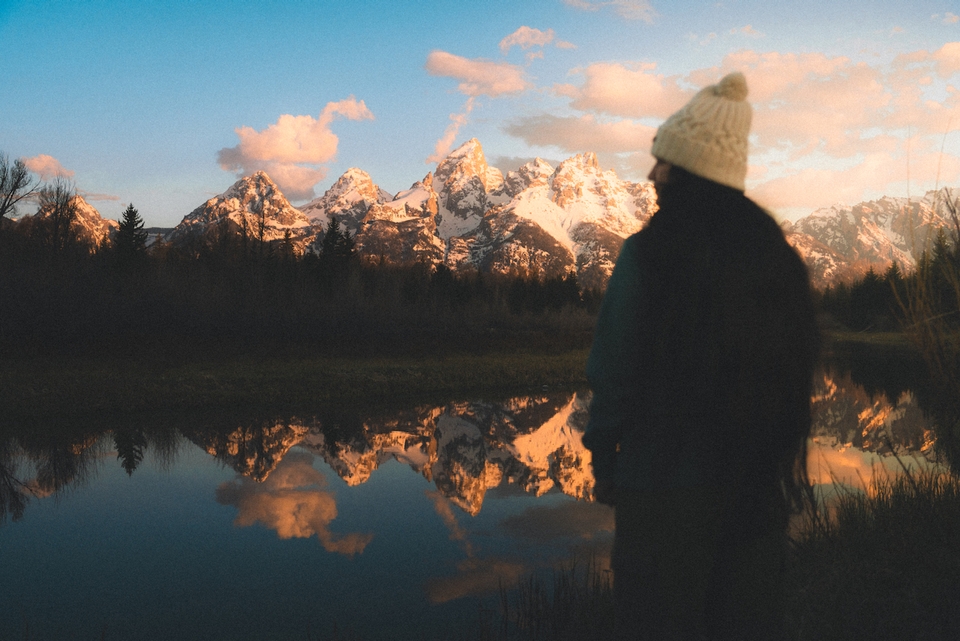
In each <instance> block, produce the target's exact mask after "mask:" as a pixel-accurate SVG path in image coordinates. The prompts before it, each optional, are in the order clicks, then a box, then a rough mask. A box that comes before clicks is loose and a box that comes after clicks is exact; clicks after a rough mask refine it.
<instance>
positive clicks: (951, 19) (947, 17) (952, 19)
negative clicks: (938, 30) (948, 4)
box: [943, 11, 960, 24]
mask: <svg viewBox="0 0 960 641" xmlns="http://www.w3.org/2000/svg"><path fill="white" fill-rule="evenodd" d="M958 22H960V16H958V15H956V14H953V13H950V12H949V11H948V12H946V13H945V14H943V24H957V23H958Z"/></svg>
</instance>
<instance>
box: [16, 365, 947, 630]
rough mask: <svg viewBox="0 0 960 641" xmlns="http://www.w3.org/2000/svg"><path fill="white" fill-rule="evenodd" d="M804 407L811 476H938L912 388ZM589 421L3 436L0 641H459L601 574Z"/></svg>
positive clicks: (563, 397)
mask: <svg viewBox="0 0 960 641" xmlns="http://www.w3.org/2000/svg"><path fill="white" fill-rule="evenodd" d="M891 396H893V397H894V398H891ZM814 400H815V404H814V409H815V426H814V439H813V442H812V444H811V456H810V466H809V467H810V471H811V475H812V476H813V477H814V479H815V480H816V481H819V482H823V483H832V482H833V481H837V480H839V481H840V482H843V483H848V484H851V485H857V484H858V483H859V482H860V481H859V479H860V478H869V477H870V475H871V474H877V473H887V472H888V471H890V472H892V471H895V470H896V469H897V468H898V467H899V464H898V463H896V461H895V459H894V458H893V457H892V456H889V453H890V452H891V451H896V452H897V453H898V454H900V455H901V456H906V457H908V458H909V460H911V461H915V464H916V465H920V466H924V465H929V464H930V461H932V460H933V457H934V447H933V446H934V442H935V438H934V435H933V432H932V429H931V426H930V424H929V421H928V420H927V418H926V417H925V415H924V413H923V412H922V411H921V409H920V408H919V406H918V405H917V402H916V399H915V398H914V395H913V393H912V392H911V391H909V390H895V391H887V392H884V391H882V390H876V389H873V390H872V393H868V392H867V391H866V390H865V389H864V388H863V387H862V386H860V385H858V384H857V383H855V382H854V381H853V380H852V379H851V378H850V377H849V375H836V374H824V375H822V376H821V377H820V378H819V379H818V385H817V391H816V395H815V399H814ZM587 404H588V398H587V397H586V396H585V395H581V394H574V393H555V394H547V393H544V394H542V395H535V396H527V397H519V398H514V399H508V400H506V401H502V402H496V403H493V402H483V401H478V402H472V403H449V404H447V405H444V406H422V407H415V408H405V409H402V410H398V411H395V412H381V413H379V414H370V415H367V414H364V413H363V412H362V411H359V410H358V411H354V412H346V413H345V412H339V413H335V414H329V413H328V414H320V415H317V416H311V417H306V418H304V417H283V418H277V417H271V418H263V417H258V418H244V417H223V416H219V417H189V418H184V417H150V418H147V419H143V420H142V421H139V422H138V423H137V424H134V425H122V426H113V427H112V428H110V429H104V428H103V427H92V428H86V429H84V428H77V429H76V430H72V431H70V436H69V437H68V438H58V439H52V438H49V437H47V436H45V435H44V434H45V430H44V429H42V428H36V427H34V428H31V429H30V430H24V431H23V432H22V433H20V434H17V435H15V436H8V437H6V438H4V439H3V441H2V443H0V475H2V476H0V489H2V491H3V495H2V498H3V499H4V501H5V502H4V509H5V511H6V520H5V522H4V523H3V524H2V525H0V640H2V639H24V638H30V639H69V638H88V639H94V638H106V639H126V638H138V639H174V638H180V639H306V638H317V637H318V636H321V635H330V634H331V633H332V631H333V626H334V624H335V623H336V624H337V626H338V629H339V630H340V631H341V633H342V632H343V631H345V630H349V631H353V632H356V633H358V634H360V635H363V636H364V637H365V638H370V639H394V638H411V637H412V638H437V637H444V636H448V635H450V636H459V635H460V634H462V633H463V632H464V631H469V630H471V629H475V628H476V627H477V625H478V624H479V622H480V621H481V618H482V617H485V616H489V615H488V614H484V611H483V610H484V608H486V609H489V608H494V607H496V602H497V591H498V586H499V585H500V582H501V581H502V582H504V583H506V584H508V585H509V584H512V583H513V582H515V581H516V580H517V579H519V578H521V577H524V576H527V575H529V573H531V572H536V571H544V572H546V571H547V569H548V568H551V567H553V566H554V564H556V563H557V562H559V561H566V560H569V559H570V558H572V557H574V556H580V557H581V558H584V557H589V556H591V555H592V556H593V557H594V558H596V559H599V562H600V563H601V565H602V564H603V563H605V561H606V559H608V557H609V548H610V543H611V539H612V528H613V518H612V511H611V510H609V509H608V508H605V507H604V506H600V505H597V504H595V503H593V502H591V501H590V500H589V497H590V494H591V490H592V483H593V480H592V477H591V475H590V473H589V453H587V452H586V451H585V450H584V449H583V446H582V444H581V442H580V434H581V431H582V427H583V425H584V424H585V421H586V407H587ZM60 431H63V430H60ZM677 456H682V452H681V453H678V454H677ZM18 499H22V501H24V502H23V503H20V504H18V502H17V501H18Z"/></svg>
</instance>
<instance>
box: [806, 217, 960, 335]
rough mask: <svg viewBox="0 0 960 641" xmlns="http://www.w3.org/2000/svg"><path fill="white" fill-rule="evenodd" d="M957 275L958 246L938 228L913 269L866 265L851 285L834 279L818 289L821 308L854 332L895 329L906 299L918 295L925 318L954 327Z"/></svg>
mask: <svg viewBox="0 0 960 641" xmlns="http://www.w3.org/2000/svg"><path fill="white" fill-rule="evenodd" d="M958 273H960V246H958V245H957V243H956V242H954V241H953V240H951V237H950V234H948V233H947V231H946V230H945V229H940V231H939V233H938V234H937V236H936V238H935V239H934V242H933V246H932V248H931V249H930V250H929V251H924V252H923V253H922V254H921V255H920V258H919V260H918V261H917V265H916V268H915V269H913V270H912V271H910V272H906V273H905V272H904V271H903V269H902V268H901V267H900V265H898V264H897V263H896V262H894V263H893V264H891V265H890V267H888V268H887V269H886V271H884V272H883V273H882V274H881V273H878V272H875V271H874V270H873V269H872V268H871V269H870V270H868V271H867V273H866V274H865V275H864V276H863V277H862V278H860V279H859V280H856V281H854V282H853V283H852V284H846V283H839V284H837V285H833V286H830V287H827V288H826V289H825V290H824V291H823V292H821V293H820V305H821V308H822V309H823V310H824V311H825V312H827V313H829V314H830V315H831V316H832V317H833V318H834V320H836V321H837V322H839V323H840V324H841V325H843V326H844V327H846V328H847V329H850V330H854V331H858V332H859V331H898V330H900V329H901V328H902V327H903V322H904V320H905V318H906V316H907V309H908V308H909V307H910V305H911V301H915V300H916V299H917V297H922V298H923V301H924V304H925V305H926V306H927V314H929V316H928V319H929V318H932V317H936V319H937V320H938V322H944V323H946V324H948V325H949V326H951V327H954V328H960V310H958V307H957V298H956V296H955V291H954V283H955V280H956V277H957V274H958Z"/></svg>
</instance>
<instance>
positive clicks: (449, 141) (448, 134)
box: [426, 97, 474, 164]
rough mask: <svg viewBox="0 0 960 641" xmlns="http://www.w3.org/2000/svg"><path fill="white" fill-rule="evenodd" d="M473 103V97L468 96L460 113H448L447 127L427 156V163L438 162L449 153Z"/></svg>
mask: <svg viewBox="0 0 960 641" xmlns="http://www.w3.org/2000/svg"><path fill="white" fill-rule="evenodd" d="M473 104H474V98H472V97H471V98H468V99H467V102H466V104H465V105H464V106H463V112H462V113H453V114H450V124H449V125H447V128H446V129H444V131H443V135H442V136H440V139H439V140H437V144H436V145H434V147H433V154H431V155H430V156H428V157H427V160H426V162H427V164H432V163H435V162H440V161H441V160H443V159H444V158H446V157H447V154H449V153H450V150H451V149H452V148H453V143H454V142H455V141H456V139H457V135H458V134H459V133H460V127H462V126H464V125H465V124H467V116H469V115H470V112H471V111H473Z"/></svg>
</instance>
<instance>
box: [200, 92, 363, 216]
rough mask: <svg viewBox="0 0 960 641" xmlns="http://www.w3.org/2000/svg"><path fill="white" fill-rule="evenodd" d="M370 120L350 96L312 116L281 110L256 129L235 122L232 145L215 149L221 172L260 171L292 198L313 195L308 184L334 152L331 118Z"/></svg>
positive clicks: (360, 103)
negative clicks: (235, 142)
mask: <svg viewBox="0 0 960 641" xmlns="http://www.w3.org/2000/svg"><path fill="white" fill-rule="evenodd" d="M341 117H342V118H347V119H348V120H372V119H373V117H374V116H373V113H371V112H370V110H369V109H367V106H366V104H364V102H363V101H362V100H359V101H358V100H356V99H355V98H354V97H353V96H350V97H349V98H346V99H345V100H340V101H338V102H330V103H327V105H326V106H325V107H324V108H323V111H321V112H320V114H319V116H318V117H317V118H314V117H313V116H293V115H290V114H284V115H282V116H280V117H279V118H278V119H277V122H275V123H273V124H272V125H269V126H268V127H267V128H266V129H264V130H262V131H256V130H255V129H253V128H252V127H239V128H237V129H236V130H235V131H236V133H237V137H239V138H240V144H239V145H237V146H236V147H225V148H223V149H221V150H220V151H219V152H217V161H218V162H219V163H220V167H221V168H222V169H224V170H226V171H235V172H238V173H240V174H250V173H253V172H255V171H260V170H263V171H266V172H267V174H268V175H269V176H270V177H271V178H272V179H273V180H274V181H275V182H276V183H277V184H278V185H279V186H280V188H281V189H282V190H283V191H284V193H286V195H287V196H288V197H290V198H292V199H294V200H298V199H307V198H310V197H312V196H313V195H314V193H313V186H314V185H315V184H317V183H318V182H319V181H320V180H322V179H323V177H324V176H326V172H327V170H326V167H323V166H322V165H323V164H325V163H327V162H330V161H331V160H333V159H334V157H335V156H336V154H337V145H338V144H339V138H338V137H337V136H336V134H334V133H333V132H332V131H331V130H330V125H331V124H332V123H333V121H334V120H335V119H337V118H341Z"/></svg>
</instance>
